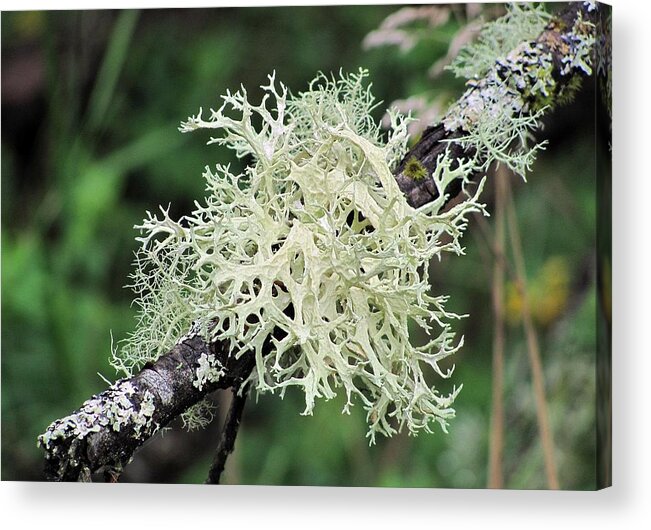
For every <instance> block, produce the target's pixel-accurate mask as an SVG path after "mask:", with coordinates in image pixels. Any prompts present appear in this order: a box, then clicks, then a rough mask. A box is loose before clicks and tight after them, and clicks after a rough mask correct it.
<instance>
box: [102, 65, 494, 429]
mask: <svg viewBox="0 0 651 530" xmlns="http://www.w3.org/2000/svg"><path fill="white" fill-rule="evenodd" d="M365 76H366V73H365V72H363V71H360V73H359V74H356V75H348V76H341V78H340V79H338V80H334V79H328V78H326V77H325V76H319V77H318V78H317V79H316V80H315V81H314V82H313V83H312V84H311V85H310V88H309V90H308V91H307V92H304V93H302V94H299V95H298V96H296V97H289V96H288V93H287V90H286V88H285V87H284V86H283V85H282V84H280V85H279V86H277V85H276V83H275V81H274V78H273V76H270V82H269V84H268V85H265V86H263V87H262V88H263V89H264V91H265V96H264V98H263V100H262V103H260V104H259V105H253V104H251V103H250V102H249V101H248V98H247V94H246V91H245V90H244V89H243V88H242V89H241V90H240V91H239V92H237V93H235V94H231V93H228V94H227V95H226V96H224V97H223V99H224V104H223V105H222V107H221V108H220V109H219V110H216V111H215V110H213V111H211V113H210V118H209V119H207V120H204V119H203V118H202V115H201V112H200V113H199V115H198V116H195V117H192V118H190V119H189V120H188V122H187V123H185V124H183V126H182V127H181V130H182V131H183V132H187V131H192V130H195V129H203V128H210V129H216V130H219V131H220V132H221V135H220V136H218V137H216V138H213V139H212V140H211V143H220V144H224V145H226V146H228V147H230V148H231V149H233V150H234V151H235V152H236V153H237V155H238V156H240V157H244V156H248V155H251V156H252V157H253V160H252V162H251V165H249V167H248V168H247V169H246V170H245V172H244V173H243V174H238V175H236V174H233V173H231V172H230V170H229V168H228V167H224V166H217V167H216V169H210V168H206V171H205V173H204V178H205V179H206V183H207V191H208V195H207V197H206V198H205V201H204V203H203V204H199V203H197V204H196V209H195V210H194V211H193V212H192V213H191V214H189V215H187V216H186V217H184V218H182V219H181V220H180V221H178V222H177V221H174V220H172V219H171V218H170V217H169V215H168V212H167V210H165V209H162V210H161V215H160V216H154V215H151V214H148V216H147V218H146V219H145V221H144V222H143V224H142V225H141V226H140V227H139V228H140V230H141V231H142V237H140V238H139V241H140V242H141V248H140V250H139V252H138V262H137V264H138V268H137V270H136V272H135V274H134V280H135V289H136V292H137V293H138V294H139V300H138V303H139V305H140V307H141V308H142V310H143V312H146V311H149V310H150V309H152V308H154V309H156V310H157V311H158V314H157V315H154V316H150V315H142V316H141V321H140V326H139V328H138V329H137V331H136V332H135V334H134V335H133V336H132V337H131V339H130V340H129V341H128V342H127V343H126V344H125V345H124V346H123V348H122V349H121V350H119V351H118V352H116V357H115V359H114V364H115V365H116V366H117V367H119V368H121V369H122V370H124V371H125V372H127V373H130V372H131V370H133V369H134V368H136V367H138V366H139V365H141V364H142V362H143V361H144V360H150V357H151V352H152V351H153V352H160V351H161V347H160V345H161V343H162V344H164V345H165V346H163V348H165V347H169V346H170V345H171V344H173V343H174V342H175V341H177V340H179V338H180V337H181V336H182V333H183V332H184V331H182V330H183V329H184V328H185V330H187V328H189V327H190V325H191V324H192V322H195V329H197V330H200V331H199V332H200V333H201V334H202V335H203V336H204V337H205V338H207V339H211V340H220V341H227V342H228V344H229V346H230V351H231V352H232V355H238V356H239V355H242V354H243V353H245V352H247V351H249V352H253V353H254V355H255V360H256V364H255V369H254V370H253V372H252V374H251V375H250V377H249V379H248V381H246V383H250V384H251V386H252V387H254V388H256V389H257V391H258V392H267V391H270V392H274V391H279V392H280V393H281V395H282V394H283V393H284V392H285V390H286V388H287V387H289V386H296V387H299V388H301V389H302V390H303V391H304V394H305V410H304V414H311V413H312V411H313V408H314V405H315V401H316V399H317V398H325V399H331V398H333V397H335V395H336V394H337V391H338V389H343V391H344V392H345V394H346V396H347V401H346V405H345V407H344V412H348V410H349V408H350V407H351V406H352V405H353V403H354V402H356V401H358V402H361V403H362V405H363V406H364V408H365V409H366V411H367V419H368V422H369V436H370V438H371V441H373V440H374V438H375V434H376V433H378V432H380V433H382V434H385V435H391V434H392V433H394V432H396V430H401V429H403V428H404V427H406V428H407V429H408V430H409V432H410V433H414V434H415V433H417V432H419V431H421V430H425V431H428V432H431V428H432V426H433V424H439V425H440V426H441V427H442V428H443V429H444V430H445V428H446V425H447V420H448V419H450V418H452V417H453V416H454V409H453V408H452V403H453V401H454V399H455V397H456V395H457V393H458V391H459V389H458V388H455V389H454V390H453V391H452V392H451V393H450V394H448V395H441V394H439V392H438V391H437V390H436V389H435V387H434V386H432V380H431V378H432V376H434V375H435V374H438V376H440V377H449V376H450V374H451V372H452V370H451V369H449V368H443V367H442V366H441V363H442V361H444V359H446V358H448V357H449V356H450V355H452V354H453V353H454V352H456V351H457V350H458V348H459V347H460V346H461V344H462V339H455V336H454V332H453V331H452V329H451V324H450V320H451V319H454V318H458V317H457V316H456V315H454V314H451V313H448V312H446V310H445V309H444V302H445V300H446V297H445V296H431V295H430V294H429V290H430V285H429V282H428V263H429V261H430V259H431V258H433V257H440V256H441V254H442V253H443V252H454V253H457V254H460V253H462V250H463V249H462V247H461V245H460V242H459V238H460V236H461V235H462V233H463V231H464V229H465V227H466V217H467V215H468V214H469V213H471V212H475V211H481V210H482V206H481V205H480V204H479V203H478V201H477V196H478V194H479V193H480V191H481V188H482V185H483V181H482V182H481V183H480V184H479V186H478V187H477V188H476V189H475V192H474V193H473V194H472V195H468V196H467V197H466V200H465V201H462V202H460V203H459V204H457V205H455V206H454V207H452V208H447V209H444V206H445V195H444V193H443V191H444V190H445V188H446V186H447V184H448V183H449V182H451V181H452V180H454V179H462V180H463V181H464V182H465V181H466V179H467V177H468V176H469V174H470V173H471V170H472V169H473V168H472V164H471V163H470V162H466V161H463V160H462V161H455V162H454V163H452V161H451V159H450V158H448V156H447V155H445V154H444V155H441V157H440V158H439V160H438V165H437V168H436V170H435V172H434V174H432V175H431V176H430V177H429V178H432V179H433V182H434V184H435V185H436V186H437V187H438V188H440V190H441V193H440V196H439V198H438V199H437V200H436V201H434V202H432V203H430V204H428V205H425V206H423V207H421V208H419V209H414V208H412V207H411V206H409V204H408V203H407V202H406V199H405V197H404V196H403V194H402V193H401V191H400V189H399V188H398V186H397V184H396V182H395V180H394V177H393V174H392V171H391V168H392V167H393V166H394V165H395V164H396V163H397V162H398V161H399V160H400V158H401V157H402V156H403V155H404V152H405V144H406V140H407V132H406V121H405V120H404V119H403V118H401V117H400V116H397V115H395V114H392V115H391V121H392V125H393V127H392V130H391V132H390V133H389V134H388V138H387V139H386V140H383V139H382V136H383V135H382V131H381V129H380V127H379V126H378V125H377V124H375V123H374V122H373V121H372V119H371V117H370V110H371V109H372V107H373V104H374V101H373V97H372V95H371V93H370V91H369V88H368V87H366V86H365V83H364V77H365ZM258 122H261V125H260V126H255V125H254V123H258ZM143 326H144V328H143ZM411 326H413V327H414V328H421V329H422V330H423V331H424V332H425V333H427V334H428V335H430V339H429V342H428V343H427V344H425V345H420V346H415V345H413V344H412V342H411V341H410V336H411V333H410V327H411ZM269 344H271V345H272V346H273V347H272V348H268V345H269ZM148 352H149V353H148ZM204 364H206V366H203V365H201V364H200V365H199V367H198V370H197V372H198V373H197V384H200V385H201V384H204V383H205V382H206V381H208V380H214V377H218V373H219V370H220V367H218V366H212V365H210V363H204ZM430 371H431V372H432V374H430V375H427V376H426V375H425V374H426V373H427V372H430Z"/></svg>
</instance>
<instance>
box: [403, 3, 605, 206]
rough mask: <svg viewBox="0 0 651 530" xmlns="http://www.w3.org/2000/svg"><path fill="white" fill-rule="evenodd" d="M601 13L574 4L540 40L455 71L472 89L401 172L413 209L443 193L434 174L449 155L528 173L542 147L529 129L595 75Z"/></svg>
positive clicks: (455, 189) (456, 186)
mask: <svg viewBox="0 0 651 530" xmlns="http://www.w3.org/2000/svg"><path fill="white" fill-rule="evenodd" d="M596 10H597V8H596V6H595V5H594V3H593V2H574V3H571V4H570V5H569V6H568V7H567V8H566V9H565V10H564V11H563V12H561V13H560V14H559V15H558V16H556V17H553V18H552V19H551V20H550V21H549V22H548V23H547V25H546V26H545V27H544V30H543V31H542V33H540V34H539V35H538V36H537V37H535V38H532V40H530V41H525V42H522V43H521V44H520V45H518V46H516V47H515V48H514V49H512V50H510V51H509V52H508V53H506V54H505V55H504V57H497V59H496V60H495V61H494V62H493V63H492V65H491V66H489V67H486V66H485V61H478V62H477V64H475V65H465V64H464V65H459V66H458V67H457V71H460V72H463V73H464V74H465V75H467V74H468V73H469V72H470V73H472V74H473V76H472V77H471V78H470V79H469V80H468V82H467V86H468V89H467V90H466V92H465V93H464V94H463V95H462V96H461V98H460V99H459V100H458V101H457V102H456V103H455V104H454V105H452V106H451V107H450V109H449V110H448V112H447V113H446V115H445V116H444V118H443V120H442V121H441V123H438V124H435V125H433V126H431V127H428V128H427V129H426V130H425V131H424V133H423V136H422V138H421V139H420V141H419V142H418V143H417V144H416V145H415V146H414V147H413V148H412V149H411V150H410V151H409V152H408V153H407V154H406V155H405V157H404V158H403V160H402V161H401V162H400V164H399V166H398V168H397V171H396V180H397V182H398V185H399V186H400V189H401V190H402V192H403V193H404V194H405V195H406V197H407V200H408V202H409V204H411V205H412V206H414V207H419V206H422V205H424V204H427V203H429V202H431V201H432V200H434V199H436V198H437V197H438V196H439V191H438V189H437V188H436V186H434V183H433V181H432V179H431V178H429V177H430V176H431V175H432V173H433V172H434V171H435V170H436V166H437V164H438V159H439V157H440V156H441V154H442V153H445V152H446V150H447V151H448V152H449V153H450V154H451V156H452V158H454V159H456V160H459V159H471V160H474V161H475V164H476V168H477V172H480V171H482V170H483V169H485V168H486V167H485V166H486V163H488V162H493V161H497V162H499V163H504V164H506V165H507V166H509V167H510V169H512V170H514V171H515V172H516V173H520V174H522V175H524V173H525V172H526V171H528V170H529V167H530V165H531V163H532V162H533V160H534V158H535V153H536V150H537V149H539V148H540V147H541V145H538V146H534V147H528V146H527V143H528V135H529V132H530V131H531V130H533V129H535V128H537V127H538V120H539V118H540V117H541V116H542V114H543V113H544V112H545V111H546V110H548V109H550V108H551V107H553V106H555V105H556V104H558V103H562V102H563V101H566V100H568V99H570V98H571V97H572V95H573V94H574V93H575V92H576V90H577V89H578V88H579V86H580V83H581V79H582V78H583V77H585V76H589V75H592V64H593V61H594V59H593V54H594V42H595V20H596ZM503 30H504V29H503ZM495 47H499V43H495ZM497 53H498V51H497ZM471 60H472V58H468V61H471ZM461 66H463V68H461ZM473 66H474V67H473ZM461 184H462V182H461V181H459V180H457V181H455V182H453V183H451V184H450V186H449V187H448V188H447V189H446V190H445V192H446V194H447V195H448V196H449V197H454V196H455V195H457V194H458V193H459V192H460V191H461Z"/></svg>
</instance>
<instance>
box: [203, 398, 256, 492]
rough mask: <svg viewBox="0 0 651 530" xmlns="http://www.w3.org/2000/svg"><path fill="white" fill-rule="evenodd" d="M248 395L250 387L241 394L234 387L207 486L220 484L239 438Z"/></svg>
mask: <svg viewBox="0 0 651 530" xmlns="http://www.w3.org/2000/svg"><path fill="white" fill-rule="evenodd" d="M248 393H249V389H248V386H247V387H245V388H244V389H242V392H241V393H240V392H238V389H237V388H236V387H233V399H232V400H231V404H230V407H229V409H228V415H227V416H226V421H225V422H224V427H223V428H222V433H221V437H220V439H219V445H218V446H217V451H216V452H215V458H214V460H213V462H212V465H211V466H210V470H209V471H208V478H207V479H206V484H219V480H220V478H221V474H222V473H223V471H224V467H225V466H226V459H227V458H228V455H230V454H231V453H232V452H233V448H234V447H235V439H236V438H237V431H238V429H239V428H240V422H241V421H242V412H244V405H245V404H246V397H247V395H248Z"/></svg>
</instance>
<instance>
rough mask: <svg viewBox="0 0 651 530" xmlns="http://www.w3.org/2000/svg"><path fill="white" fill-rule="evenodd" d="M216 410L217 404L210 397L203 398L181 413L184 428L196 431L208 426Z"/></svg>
mask: <svg viewBox="0 0 651 530" xmlns="http://www.w3.org/2000/svg"><path fill="white" fill-rule="evenodd" d="M215 410H216V406H215V405H214V404H213V403H211V402H210V400H209V399H208V398H206V399H202V400H201V401H199V403H195V404H194V405H192V406H191V407H190V408H189V409H188V410H186V411H185V412H184V413H183V414H181V421H182V422H183V428H184V429H186V430H188V431H196V430H198V429H203V428H204V427H207V426H208V425H209V424H210V423H211V422H212V420H213V418H214V417H215Z"/></svg>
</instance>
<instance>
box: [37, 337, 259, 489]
mask: <svg viewBox="0 0 651 530" xmlns="http://www.w3.org/2000/svg"><path fill="white" fill-rule="evenodd" d="M202 356H206V357H211V358H215V359H217V360H218V361H219V362H220V363H221V365H222V366H223V372H224V375H223V376H221V377H219V379H218V380H216V381H215V382H210V381H206V382H205V383H204V384H202V385H199V384H197V383H198V381H199V379H198V377H197V368H198V366H199V365H200V359H201V358H202ZM253 364H254V359H253V356H252V355H250V354H247V355H243V356H241V357H239V358H238V357H237V356H236V355H230V352H229V351H228V347H227V345H226V344H225V343H223V342H216V343H212V344H210V343H208V342H206V341H205V340H204V339H203V338H201V337H200V336H187V337H185V338H184V339H182V340H181V341H180V342H179V343H178V344H177V345H176V346H174V348H172V350H171V351H170V352H169V353H167V354H166V355H164V356H162V357H161V358H160V359H158V360H157V361H156V362H155V363H153V364H150V365H147V366H145V367H144V368H143V369H142V370H141V371H140V372H139V373H138V374H137V375H135V376H134V377H132V378H131V379H128V380H120V381H117V382H116V383H115V384H113V385H111V387H109V388H108V389H107V390H105V391H104V392H102V393H100V394H97V395H95V396H93V397H92V398H90V399H89V400H87V401H86V402H85V403H84V404H83V405H82V406H81V408H80V409H79V410H77V411H76V412H74V413H73V414H71V415H70V416H66V417H65V418H62V419H60V420H57V421H55V422H53V423H52V424H51V425H50V426H49V427H48V429H47V431H46V432H45V434H43V435H41V437H39V441H40V443H41V445H43V447H44V448H45V450H46V460H45V476H46V478H47V479H48V480H57V481H75V480H82V481H85V480H89V479H90V475H91V474H92V473H97V472H99V471H104V472H105V473H109V474H110V475H111V476H116V475H119V472H120V470H121V469H122V468H123V466H125V465H126V464H127V463H128V462H129V461H130V460H131V458H132V456H133V453H134V452H135V450H136V449H137V448H138V447H140V446H141V445H142V444H143V443H144V442H145V441H146V440H147V439H149V438H150V437H151V436H152V435H154V434H155V433H156V432H158V430H159V429H160V428H161V427H164V426H165V425H167V424H168V423H169V422H170V421H171V420H172V419H174V418H175V417H176V416H178V415H179V414H181V413H182V412H184V411H185V410H187V409H188V408H189V407H190V406H192V405H194V404H195V403H198V402H199V401H200V400H201V399H203V398H204V397H205V396H206V395H207V394H209V393H210V392H213V391H215V390H217V389H220V388H229V387H239V386H240V385H241V384H242V382H243V380H244V379H246V377H247V376H248V375H249V373H250V372H251V369H252V368H253Z"/></svg>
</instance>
